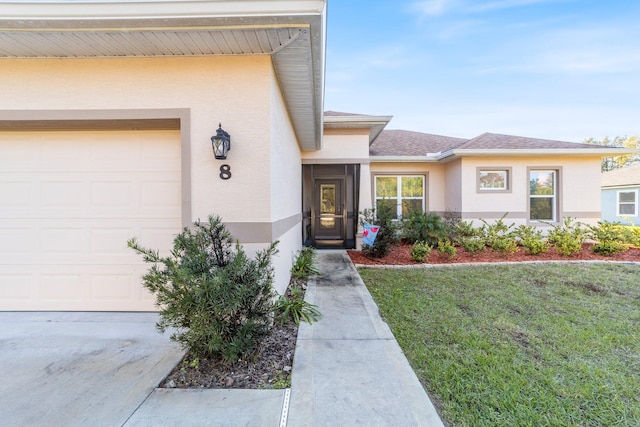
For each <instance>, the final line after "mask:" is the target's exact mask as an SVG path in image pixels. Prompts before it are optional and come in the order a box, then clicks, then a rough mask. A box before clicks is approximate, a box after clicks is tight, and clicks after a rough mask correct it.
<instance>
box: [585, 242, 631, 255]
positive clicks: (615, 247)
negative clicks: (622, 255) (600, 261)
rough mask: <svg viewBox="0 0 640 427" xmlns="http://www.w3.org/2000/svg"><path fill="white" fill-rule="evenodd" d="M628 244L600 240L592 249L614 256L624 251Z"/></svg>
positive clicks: (601, 253) (598, 252)
mask: <svg viewBox="0 0 640 427" xmlns="http://www.w3.org/2000/svg"><path fill="white" fill-rule="evenodd" d="M627 249H628V246H627V245H625V244H624V243H620V242H607V241H604V242H598V243H596V244H595V245H593V246H592V247H591V250H592V251H593V252H595V253H597V254H599V255H604V256H613V255H614V254H616V253H618V252H624V251H626V250H627Z"/></svg>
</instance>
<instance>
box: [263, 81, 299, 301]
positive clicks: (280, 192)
mask: <svg viewBox="0 0 640 427" xmlns="http://www.w3.org/2000/svg"><path fill="white" fill-rule="evenodd" d="M270 78H271V84H270V90H271V95H270V100H271V103H270V110H271V114H270V116H271V147H270V148H271V153H270V161H269V163H270V170H271V183H270V187H271V221H272V222H273V223H274V224H276V225H277V226H276V227H275V229H276V230H277V231H276V233H275V235H274V236H273V237H274V239H275V238H277V239H278V240H279V242H280V243H279V244H278V249H279V254H278V255H277V256H276V259H274V267H275V268H274V271H275V276H276V280H275V283H276V290H277V291H278V292H279V293H281V294H282V293H284V291H285V290H286V287H287V285H288V283H289V277H290V273H289V269H290V268H291V261H292V260H293V259H294V256H295V253H296V251H298V250H299V249H300V247H301V246H302V228H301V227H302V214H301V210H302V166H301V160H300V148H299V146H298V142H297V139H296V135H295V132H294V130H293V127H292V125H291V120H290V118H289V114H288V113H287V110H286V108H285V104H284V99H283V97H282V93H281V91H280V86H279V85H278V81H277V79H276V76H275V72H272V73H271V76H270Z"/></svg>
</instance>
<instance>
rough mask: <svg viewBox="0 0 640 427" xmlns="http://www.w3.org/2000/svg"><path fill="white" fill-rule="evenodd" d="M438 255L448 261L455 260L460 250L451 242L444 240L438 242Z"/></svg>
mask: <svg viewBox="0 0 640 427" xmlns="http://www.w3.org/2000/svg"><path fill="white" fill-rule="evenodd" d="M438 253H439V254H440V256H442V257H446V258H447V259H453V258H454V257H455V256H456V254H457V253H458V250H457V249H456V247H455V246H454V245H453V243H451V240H449V239H443V240H440V241H439V242H438Z"/></svg>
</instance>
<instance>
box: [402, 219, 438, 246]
mask: <svg viewBox="0 0 640 427" xmlns="http://www.w3.org/2000/svg"><path fill="white" fill-rule="evenodd" d="M446 232H447V229H446V226H445V223H444V221H443V220H442V218H441V217H440V216H439V215H437V214H434V213H427V212H419V211H415V212H412V213H411V216H410V217H409V219H407V220H406V221H405V222H404V223H403V224H402V237H403V238H404V239H405V240H406V241H407V242H408V243H415V242H425V243H427V244H429V245H436V244H438V240H439V239H442V238H444V237H445V236H446Z"/></svg>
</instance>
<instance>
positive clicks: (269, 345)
mask: <svg viewBox="0 0 640 427" xmlns="http://www.w3.org/2000/svg"><path fill="white" fill-rule="evenodd" d="M297 336H298V327H297V326H296V324H295V323H293V322H288V323H286V324H284V325H280V324H279V323H274V325H273V327H272V328H271V332H270V334H269V335H268V336H267V337H266V338H265V339H264V340H263V341H262V342H261V343H260V345H259V347H258V349H257V351H256V352H255V354H254V356H253V357H252V358H251V359H250V360H242V361H239V362H237V363H234V364H227V363H224V362H223V361H222V360H221V359H217V358H215V359H213V358H212V359H198V360H197V362H194V357H193V356H191V355H190V354H189V353H187V354H186V355H185V356H184V357H183V359H182V360H181V361H180V363H178V364H177V365H176V367H175V368H173V370H172V371H171V373H170V374H169V375H168V376H167V377H166V378H165V379H164V381H163V382H162V383H161V384H160V387H163V388H192V389H193V388H226V389H229V388H242V389H269V388H282V384H283V383H286V382H290V381H291V369H292V367H293V356H294V352H295V348H296V339H297ZM192 362H193V363H192Z"/></svg>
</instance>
